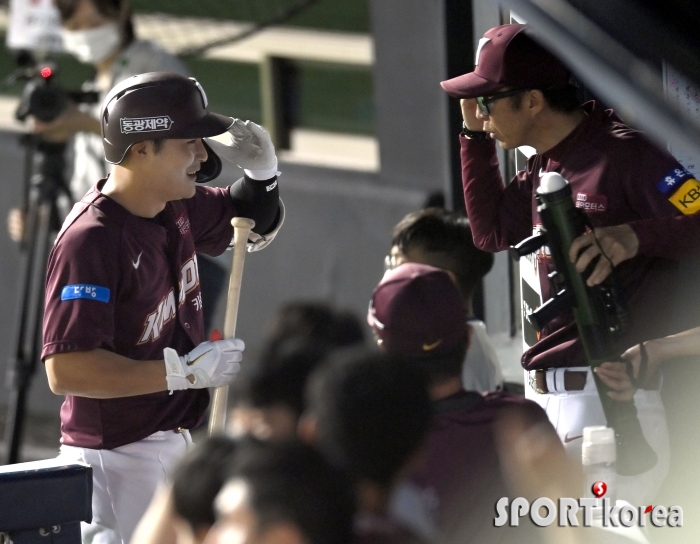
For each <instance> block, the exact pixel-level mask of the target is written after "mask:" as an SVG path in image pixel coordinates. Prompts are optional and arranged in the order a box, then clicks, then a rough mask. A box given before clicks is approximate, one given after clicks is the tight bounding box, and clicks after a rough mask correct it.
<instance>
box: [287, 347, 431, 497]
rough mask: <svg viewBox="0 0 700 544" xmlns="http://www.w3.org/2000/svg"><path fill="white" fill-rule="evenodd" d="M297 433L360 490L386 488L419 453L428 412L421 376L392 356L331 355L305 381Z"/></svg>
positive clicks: (350, 352)
mask: <svg viewBox="0 0 700 544" xmlns="http://www.w3.org/2000/svg"><path fill="white" fill-rule="evenodd" d="M307 399H308V408H307V412H306V413H305V415H304V417H303V418H302V422H301V423H300V434H301V436H302V437H303V438H304V439H305V440H306V441H309V442H313V443H314V444H315V445H316V446H317V447H318V448H319V449H320V450H321V452H322V453H324V454H325V455H326V456H327V457H328V458H329V459H330V460H331V461H332V462H333V463H334V464H337V465H340V466H344V467H347V468H348V469H349V470H350V473H351V474H352V475H353V477H354V478H356V479H357V480H358V483H359V484H360V486H361V488H362V486H364V489H367V487H368V486H370V487H372V488H374V489H380V490H384V491H388V490H390V489H391V488H392V487H393V485H394V484H395V483H396V481H397V480H398V479H399V478H400V477H401V476H402V473H403V471H405V470H408V468H409V467H410V466H411V463H412V461H413V460H414V459H415V458H416V457H417V456H418V454H419V453H420V451H421V446H422V444H423V442H424V440H425V438H426V434H427V432H428V429H429V426H430V423H431V417H432V408H431V404H430V398H429V397H428V388H427V383H426V380H425V376H424V375H423V373H422V372H420V371H419V370H417V369H414V368H412V367H410V366H408V365H406V362H405V361H404V360H403V357H402V356H401V355H398V354H386V353H381V352H377V351H373V350H369V349H367V348H362V349H357V348H356V349H352V350H343V351H338V352H336V353H334V354H333V355H332V356H331V358H330V360H329V361H328V364H326V365H324V366H322V367H321V368H319V369H318V370H317V371H316V372H315V373H314V375H313V376H312V378H311V379H310V381H309V384H308V389H307Z"/></svg>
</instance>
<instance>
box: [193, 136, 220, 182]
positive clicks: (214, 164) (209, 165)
mask: <svg viewBox="0 0 700 544" xmlns="http://www.w3.org/2000/svg"><path fill="white" fill-rule="evenodd" d="M202 144H204V149H206V150H207V160H206V161H204V162H203V163H202V166H201V167H200V168H199V171H198V172H197V179H196V181H197V183H207V182H209V181H211V180H213V179H216V178H217V177H219V174H221V168H222V166H221V159H220V158H219V156H218V155H217V154H216V153H214V150H213V149H212V148H211V147H209V145H207V143H206V142H205V141H204V139H202Z"/></svg>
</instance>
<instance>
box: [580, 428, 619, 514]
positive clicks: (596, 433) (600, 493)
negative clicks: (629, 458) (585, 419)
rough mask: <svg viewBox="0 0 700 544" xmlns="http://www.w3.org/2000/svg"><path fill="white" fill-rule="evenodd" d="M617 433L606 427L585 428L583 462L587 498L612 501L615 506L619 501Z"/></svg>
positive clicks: (598, 503) (599, 501)
mask: <svg viewBox="0 0 700 544" xmlns="http://www.w3.org/2000/svg"><path fill="white" fill-rule="evenodd" d="M616 453H617V452H616V449H615V431H614V430H613V429H611V428H610V427H606V426H604V425H595V426H591V427H584V429H583V446H582V448H581V462H582V464H583V470H584V473H585V475H586V487H585V490H584V496H585V497H592V498H594V499H596V500H597V502H596V506H600V507H602V506H603V499H610V503H609V504H610V505H612V506H614V505H615V501H616V500H617V473H616V472H615V458H616Z"/></svg>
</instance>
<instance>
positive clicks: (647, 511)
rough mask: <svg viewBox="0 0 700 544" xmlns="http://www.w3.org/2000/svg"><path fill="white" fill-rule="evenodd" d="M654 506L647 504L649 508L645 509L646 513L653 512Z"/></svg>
mask: <svg viewBox="0 0 700 544" xmlns="http://www.w3.org/2000/svg"><path fill="white" fill-rule="evenodd" d="M652 508H653V506H652V505H651V504H650V505H649V506H647V509H646V510H644V513H645V514H648V513H649V512H651V510H652Z"/></svg>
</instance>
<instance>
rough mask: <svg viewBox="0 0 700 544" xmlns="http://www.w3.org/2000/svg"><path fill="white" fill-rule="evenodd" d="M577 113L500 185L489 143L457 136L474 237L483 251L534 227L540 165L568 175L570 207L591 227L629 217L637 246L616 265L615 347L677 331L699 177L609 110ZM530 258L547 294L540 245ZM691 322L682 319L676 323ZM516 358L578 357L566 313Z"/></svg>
mask: <svg viewBox="0 0 700 544" xmlns="http://www.w3.org/2000/svg"><path fill="white" fill-rule="evenodd" d="M584 111H585V112H586V118H585V120H584V121H583V122H582V123H581V124H580V125H579V126H578V127H577V128H576V129H574V131H573V132H572V133H571V134H569V135H568V136H567V137H566V138H564V140H562V141H561V142H560V143H559V144H557V145H556V146H554V147H553V148H552V149H550V150H549V151H547V152H546V153H543V154H536V155H533V156H532V157H530V159H529V160H528V162H527V167H526V168H525V170H523V171H521V172H519V173H518V174H517V175H516V176H515V178H514V179H513V180H512V182H511V183H510V184H509V185H508V186H507V187H504V184H503V181H502V179H501V175H500V172H499V169H498V160H497V157H496V149H495V142H494V141H492V140H469V139H467V138H464V137H460V142H461V146H462V180H463V185H464V198H465V202H466V206H467V212H468V215H469V220H470V222H471V227H472V232H473V235H474V242H475V244H476V245H477V246H478V247H480V248H481V249H484V250H486V251H501V250H503V249H507V248H508V247H509V246H510V245H513V244H516V243H518V242H520V241H521V240H523V239H524V238H526V237H528V236H530V235H532V234H533V233H535V232H537V231H538V229H539V228H540V227H541V220H540V218H539V215H538V214H537V202H536V201H535V198H534V194H535V191H536V190H537V188H538V187H539V184H540V176H541V175H542V174H543V173H545V172H558V173H560V174H561V175H562V176H563V177H564V178H566V179H567V180H568V181H569V183H570V184H571V189H572V196H573V199H574V201H575V203H576V206H577V207H579V208H581V209H583V210H584V211H585V212H586V214H587V216H588V218H589V219H590V222H591V224H592V225H593V226H594V227H607V226H614V225H621V224H624V223H626V224H629V225H630V226H631V227H632V228H633V229H634V231H635V233H636V234H637V237H638V238H639V250H638V254H637V256H636V257H634V258H633V259H629V260H627V261H624V262H622V263H620V264H619V265H618V266H617V267H616V270H617V272H616V274H617V277H618V279H619V281H620V287H621V293H622V296H623V298H624V299H626V301H627V305H628V310H629V317H630V326H629V328H628V332H627V333H626V334H625V335H623V336H621V337H620V338H618V339H617V346H616V347H617V349H618V351H619V352H620V353H622V352H623V351H624V350H625V349H627V348H628V347H630V346H632V345H634V344H637V343H639V342H640V341H643V340H648V339H650V338H658V337H660V336H665V335H667V334H672V333H674V332H679V331H678V330H675V329H674V328H673V327H672V326H671V324H672V323H673V320H672V319H671V317H672V316H673V314H674V311H676V312H677V311H678V309H677V308H675V309H674V307H673V303H674V293H675V290H676V289H678V288H679V286H678V285H677V270H678V261H679V260H680V259H682V258H684V257H686V258H687V257H691V256H697V255H698V253H700V214H698V213H696V212H697V211H698V210H699V209H700V182H698V181H696V180H695V179H694V177H693V176H692V174H690V173H689V172H687V171H686V170H685V169H684V168H683V167H682V166H681V165H680V164H679V163H678V162H677V161H676V159H674V158H673V156H672V155H670V154H669V153H667V152H666V151H663V150H660V149H658V148H657V147H656V146H654V145H653V144H652V143H651V142H649V141H648V140H647V139H646V138H644V137H643V136H642V135H641V134H640V133H639V132H637V131H635V130H632V129H631V128H629V127H627V126H625V125H624V124H622V123H621V122H620V120H619V119H618V118H617V117H616V116H615V114H614V113H613V112H612V111H611V110H607V111H603V110H602V109H601V108H599V107H597V106H596V105H595V103H594V102H589V103H587V104H585V105H584ZM536 258H537V259H538V265H539V266H538V269H539V274H540V286H541V289H542V298H543V300H546V299H548V298H549V297H550V295H551V293H550V285H549V281H548V279H547V275H548V274H549V273H550V272H551V271H552V270H553V269H554V264H553V262H552V259H551V257H550V256H549V255H548V254H547V253H546V252H544V251H540V252H539V253H538V254H537V257H536ZM677 322H678V320H677V321H676V323H677ZM698 324H699V323H694V322H691V321H688V320H686V321H685V323H684V324H683V328H688V327H691V326H695V325H698ZM522 363H523V367H525V368H526V369H527V370H532V369H535V368H550V367H562V366H581V365H585V364H587V361H586V358H585V355H584V353H583V348H582V346H581V343H580V340H579V338H578V331H577V328H576V324H575V322H574V319H573V314H572V313H571V312H567V313H565V314H562V315H560V316H558V317H557V318H555V319H554V320H553V321H551V322H550V323H549V324H548V325H547V326H545V327H544V329H543V330H542V332H541V335H540V338H539V341H537V343H536V344H535V345H533V346H532V347H531V348H530V349H529V350H527V351H526V352H525V353H524V354H523V359H522Z"/></svg>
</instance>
